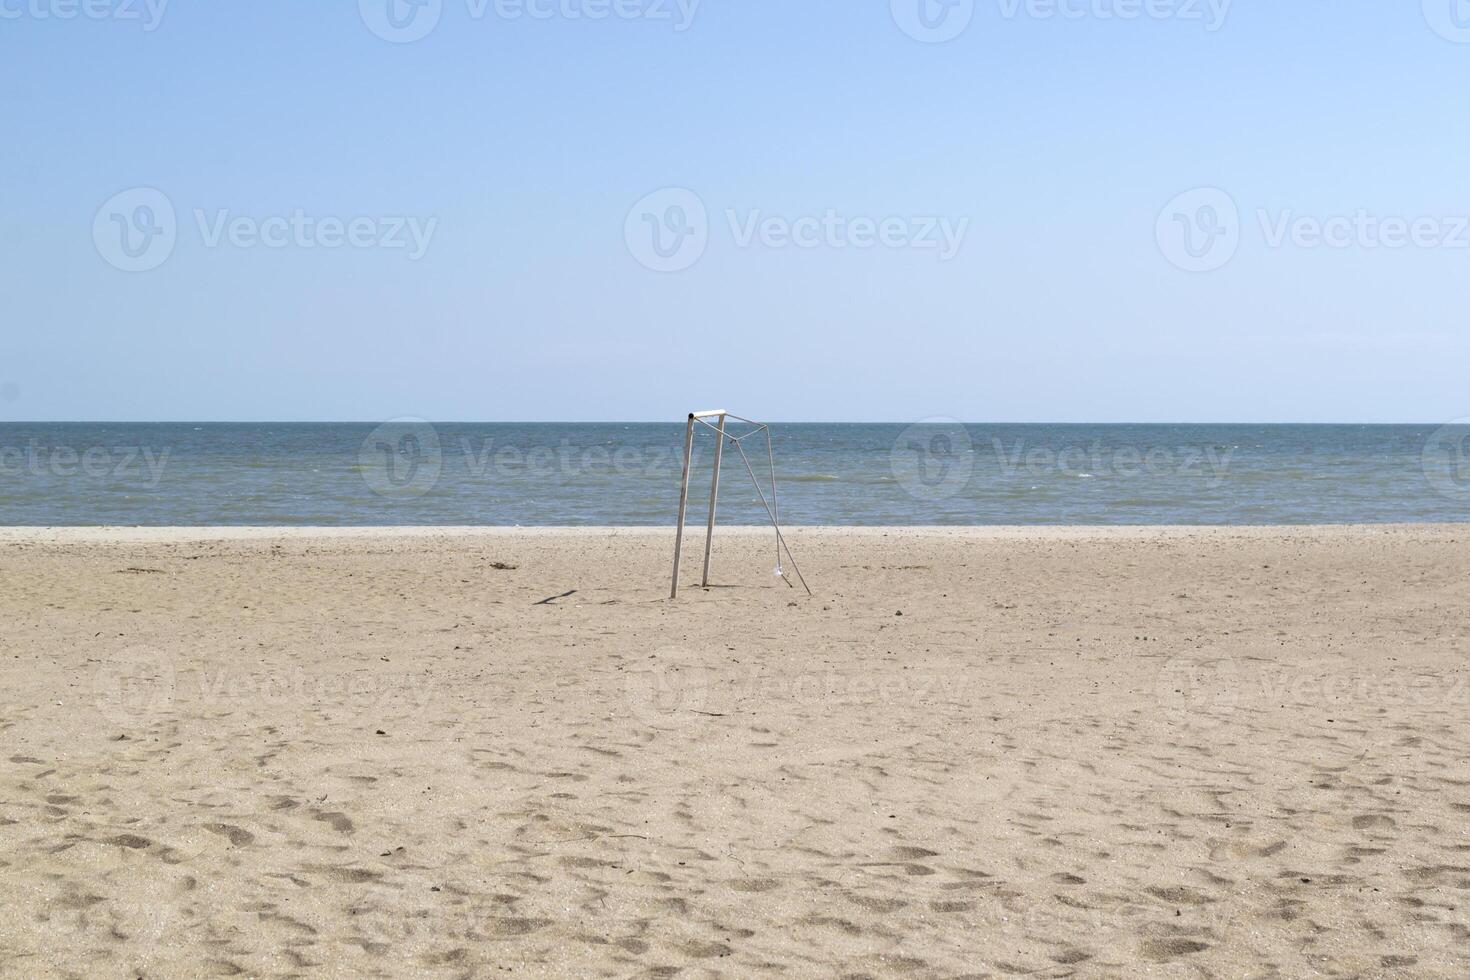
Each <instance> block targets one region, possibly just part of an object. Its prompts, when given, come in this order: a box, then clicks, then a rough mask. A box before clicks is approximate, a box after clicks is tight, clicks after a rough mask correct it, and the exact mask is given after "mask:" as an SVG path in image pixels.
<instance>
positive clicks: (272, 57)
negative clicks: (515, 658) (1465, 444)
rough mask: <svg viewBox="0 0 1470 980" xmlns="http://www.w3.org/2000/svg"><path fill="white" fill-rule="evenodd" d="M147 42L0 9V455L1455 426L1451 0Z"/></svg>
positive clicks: (63, 8)
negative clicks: (576, 430) (113, 423)
mask: <svg viewBox="0 0 1470 980" xmlns="http://www.w3.org/2000/svg"><path fill="white" fill-rule="evenodd" d="M160 2H161V0H152V6H151V7H150V6H149V3H148V2H147V0H0V82H3V85H4V91H5V92H6V97H5V99H4V102H3V108H0V122H3V133H4V139H3V140H0V216H3V226H0V227H3V229H4V231H5V234H3V235H0V420H3V419H6V418H9V419H30V420H48V419H92V420H134V419H143V420H153V419H157V420H213V419H241V420H245V419H249V420H256V419H258V420H282V419H316V420H321V419H343V420H347V419H351V420H381V419H385V418H393V417H400V416H419V417H424V418H429V419H434V420H456V419H462V420H541V419H545V420H583V419H585V420H604V419H605V420H652V419H671V418H678V417H680V416H681V415H682V414H683V413H684V412H685V411H687V410H689V409H691V408H699V407H708V406H712V405H716V404H718V405H719V406H721V407H728V408H732V409H735V410H742V411H744V412H746V413H749V414H754V415H758V416H761V417H766V418H771V419H785V420H813V421H823V420H887V421H909V420H914V419H920V418H927V417H932V416H953V417H958V418H963V419H967V420H976V421H988V420H994V421H1237V420H1238V421H1420V422H1440V421H1444V420H1448V419H1453V418H1459V417H1463V416H1467V415H1470V389H1467V387H1466V385H1465V383H1464V371H1465V364H1466V363H1467V355H1470V339H1467V338H1470V334H1467V331H1466V329H1465V326H1464V312H1463V311H1464V310H1465V309H1467V308H1470V274H1467V273H1470V230H1465V227H1464V221H1465V216H1467V215H1470V193H1467V189H1470V178H1467V176H1466V174H1467V170H1466V165H1467V160H1470V153H1467V149H1470V140H1467V127H1470V121H1467V114H1466V113H1465V112H1464V93H1465V82H1466V79H1467V78H1470V3H1464V2H1462V0H1443V2H1441V0H1425V2H1424V4H1423V6H1422V8H1421V5H1420V4H1419V3H1418V2H1408V0H1406V2H1396V3H1381V2H1377V3H1370V2H1366V0H1360V2H1351V3H1344V2H1326V0H1321V2H1309V0H1303V2H1296V3H1281V2H1275V0H1270V2H1268V0H1236V2H1234V3H1230V4H1224V3H1223V0H1215V2H1214V3H1213V4H1212V3H1211V0H1056V2H1055V3H1052V2H1049V0H1030V2H1029V3H1028V2H1021V0H974V3H973V10H971V9H969V6H967V2H968V0H956V2H957V3H958V4H959V5H958V6H956V7H955V8H953V9H950V10H946V8H944V7H942V6H940V5H939V4H938V3H937V0H922V2H923V3H926V4H932V6H930V7H928V8H927V13H928V15H929V19H928V21H927V22H928V23H930V24H933V25H937V26H936V27H935V28H934V33H932V34H929V35H928V37H930V38H933V37H935V36H947V35H948V34H951V33H953V34H954V35H955V36H953V37H952V38H951V39H949V40H945V41H942V42H934V41H932V40H926V39H925V35H926V31H925V29H924V28H923V27H922V26H921V25H922V24H923V23H925V22H924V21H921V20H919V19H918V18H917V16H916V14H917V10H916V5H917V4H918V3H919V2H921V0H802V2H791V0H783V2H766V0H740V2H738V3H737V2H734V0H702V2H700V3H698V4H697V5H693V6H692V9H691V0H683V3H682V4H681V2H680V0H488V2H482V0H437V6H436V0H428V4H429V5H428V6H425V7H423V8H421V9H416V8H413V7H410V6H408V5H407V4H406V3H405V2H404V0H392V2H393V3H395V4H399V5H401V6H399V7H398V8H397V15H398V16H397V19H396V20H394V21H389V20H388V19H387V13H388V11H387V4H388V3H389V2H390V0H361V2H358V0H333V2H321V3H304V2H300V0H294V2H286V0H250V2H245V0H233V2H216V3H203V2H199V0H187V2H186V0H172V2H168V3H166V4H162V5H161V7H160ZM1058 4H1060V10H1059V9H1058V6H1057V5H1058ZM1455 4H1459V5H1460V6H1458V7H1456V6H1455ZM527 5H530V6H529V8H528V6H527ZM599 11H601V12H603V13H604V14H605V15H606V16H603V17H596V16H592V15H595V14H597V13H598V12H599ZM1061 11H1065V15H1064V14H1063V13H1062V12H1061ZM1130 13H1131V14H1134V15H1135V16H1126V15H1128V14H1130ZM533 14H534V16H533ZM946 14H947V15H948V17H949V18H950V19H947V20H946V19H945V16H944V15H946ZM415 17H417V18H418V19H415ZM1457 18H1458V19H1457ZM391 24H399V25H407V26H406V28H405V29H404V30H405V32H407V33H411V32H414V31H426V33H425V35H424V36H423V37H422V38H421V39H419V40H415V41H411V42H403V41H402V37H403V36H404V34H402V33H400V34H399V35H397V38H398V39H396V40H395V39H394V36H395V35H394V28H393V27H391V26H390V25H391ZM1461 24H1464V25H1466V26H1465V27H1461V26H1460V25H1461ZM375 28H376V30H377V33H375ZM380 34H383V35H387V36H388V38H389V39H385V38H384V37H382V36H379V35H380ZM670 189H679V190H678V191H677V192H676V191H673V190H670ZM1201 189H1204V190H1201ZM1222 194H1223V195H1224V196H1223V197H1222V196H1221V195H1222ZM671 195H673V196H671ZM1181 195H1183V196H1181ZM160 200H161V201H163V202H166V206H167V207H168V208H170V209H172V211H173V218H172V222H171V223H170V224H168V226H167V228H166V229H164V230H166V231H167V234H161V232H160V229H162V228H163V226H162V225H161V224H160V222H167V221H168V216H167V215H166V214H164V213H163V208H162V207H160V206H159V202H160ZM640 202H642V203H640ZM674 204H678V205H680V206H681V207H682V208H683V210H682V211H677V212H676V211H672V210H670V209H671V207H672V206H673V205H674ZM635 205H636V207H635ZM686 205H687V206H686ZM140 206H144V207H147V208H149V209H151V210H149V211H148V212H147V213H144V212H142V211H140V210H139V208H140ZM1206 207H1209V208H1214V210H1213V211H1209V212H1208V213H1207V212H1206V211H1205V210H1203V209H1204V208H1206ZM1222 207H1223V211H1222ZM1231 208H1233V209H1234V212H1233V213H1232V212H1231V210H1230V209H1231ZM700 212H702V213H700ZM1335 219H1336V220H1335ZM1396 222H1397V225H1398V226H1396V225H1395V223H1396ZM655 228H657V229H661V232H660V234H661V241H662V244H663V246H664V247H665V251H667V250H668V248H669V247H672V246H673V245H677V246H678V247H677V249H676V250H675V252H674V254H673V255H672V256H671V257H668V258H660V257H659V256H658V254H657V252H655V251H653V250H652V249H651V247H650V246H651V243H652V241H653V239H652V235H653V230H654V229H655ZM415 229H416V233H417V237H415V234H414V230H415ZM671 229H682V230H684V231H687V232H690V234H686V235H684V236H683V237H675V236H674V235H673V231H672V230H671ZM944 229H948V233H949V238H948V240H947V241H948V244H946V239H945V237H944V234H943V231H944ZM1314 229H1315V231H1314ZM1324 229H1325V231H1324ZM124 234H126V235H127V236H129V237H128V239H127V242H128V244H129V248H130V249H131V250H132V251H133V252H135V253H138V254H137V255H135V256H132V257H130V256H129V255H128V253H126V252H124V251H121V250H120V247H121V245H122V244H123V243H124V239H123V237H122V236H123V235H124ZM1186 234H1188V235H1189V236H1190V237H1189V240H1188V242H1187V243H1186V242H1185V239H1184V237H1183V236H1185V235H1186ZM640 235H641V236H643V237H641V238H640ZM1171 236H1173V237H1171ZM1324 237H1326V238H1328V239H1331V240H1332V241H1333V242H1334V243H1335V244H1333V245H1327V244H1324V243H1323V241H1322V239H1323V238H1324ZM262 239H266V240H268V241H269V242H270V244H269V245H268V244H264V243H263V242H262ZM349 239H350V240H349ZM797 241H799V242H800V244H797V243H796V242H797ZM1385 241H1388V242H1396V243H1397V247H1389V246H1388V245H1386V244H1385ZM1190 248H1193V249H1194V252H1193V253H1191V252H1190V251H1189V249H1190ZM130 264H133V265H143V266H147V268H146V269H145V270H143V271H127V267H128V266H129V265H130ZM650 266H653V267H652V268H651V267H650ZM661 266H674V267H676V268H673V269H671V270H670V271H659V270H660V267H661ZM1191 270H1193V271H1191Z"/></svg>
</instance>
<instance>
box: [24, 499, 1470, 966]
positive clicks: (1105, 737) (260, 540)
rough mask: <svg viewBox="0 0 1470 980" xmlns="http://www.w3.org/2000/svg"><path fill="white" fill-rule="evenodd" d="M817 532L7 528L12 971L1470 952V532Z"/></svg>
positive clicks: (1454, 960)
mask: <svg viewBox="0 0 1470 980" xmlns="http://www.w3.org/2000/svg"><path fill="white" fill-rule="evenodd" d="M792 545H793V548H794V549H795V551H796V554H797V558H798V560H799V561H800V562H801V566H802V570H803V571H804V572H805V573H806V575H807V577H808V579H809V580H810V581H811V583H812V586H813V589H814V590H815V592H816V597H815V598H807V597H806V595H805V594H804V593H803V592H801V591H799V590H793V589H790V588H788V587H787V586H786V585H785V584H783V583H782V582H781V581H780V580H778V579H776V578H775V577H774V576H773V575H772V565H773V558H772V553H771V548H770V539H769V536H768V535H758V534H754V533H731V534H727V535H725V536H724V537H722V538H720V539H718V540H717V547H716V569H715V571H716V578H717V580H718V581H719V582H720V583H721V587H719V588H716V589H711V590H708V591H703V590H700V589H698V588H689V589H688V591H687V592H686V594H685V595H684V596H683V597H682V598H681V599H680V600H679V601H678V602H670V601H669V600H668V599H667V597H666V594H667V573H668V568H667V562H668V560H669V555H670V553H671V550H672V547H671V546H672V538H671V535H669V534H667V533H663V532H654V531H608V530H599V531H522V530H515V531H482V532H470V531H417V532H395V531H366V532H364V531H356V532H335V533H325V532H319V531H292V532H281V531H269V530H267V531H262V530H254V531H243V532H215V531H207V532H206V531H178V530H171V531H127V530H79V531H46V530H32V531H25V530H7V531H0V623H3V628H0V683H3V691H4V697H3V706H0V725H3V735H4V745H3V751H0V909H3V914H0V973H3V975H5V976H17V977H21V976H24V977H88V978H91V977H200V976H216V975H217V976H252V977H290V976H312V977H315V976H340V977H410V976H413V977H499V976H510V975H525V976H674V975H678V976H680V977H707V976H726V977H759V976H775V975H779V974H785V975H790V976H800V977H836V976H853V977H857V976H871V977H890V976H901V977H954V976H1013V975H1021V976H1030V977H1064V976H1080V977H1105V976H1116V977H1146V976H1156V977H1276V976H1280V977H1304V976H1337V977H1389V976H1403V977H1465V976H1467V975H1470V761H1467V758H1470V671H1467V669H1466V667H1465V660H1466V654H1467V649H1470V647H1467V634H1470V527H1383V528H1357V529H1355V528H1294V529H1259V530H1257V529H1229V530H1185V529H1172V530H1118V531H1097V530H1071V529H1052V530H1006V529H997V530H981V529H969V530H945V531H923V530H904V531H897V530H890V531H885V530H878V529H873V530H812V529H801V530H797V531H795V532H794V533H793V534H792ZM699 552H700V542H698V541H696V542H694V544H693V547H691V548H690V549H689V560H688V565H687V571H686V576H687V578H686V581H687V582H688V583H689V584H691V585H693V584H694V581H695V580H696V579H697V565H698V558H699ZM551 597H559V598H555V599H552V598H551Z"/></svg>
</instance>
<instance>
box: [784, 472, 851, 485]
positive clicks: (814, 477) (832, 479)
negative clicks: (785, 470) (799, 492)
mask: <svg viewBox="0 0 1470 980" xmlns="http://www.w3.org/2000/svg"><path fill="white" fill-rule="evenodd" d="M841 479H842V477H840V476H833V475H832V474H831V473H811V474H803V475H802V476H783V477H781V482H782V483H837V482H839V481H840V480H841Z"/></svg>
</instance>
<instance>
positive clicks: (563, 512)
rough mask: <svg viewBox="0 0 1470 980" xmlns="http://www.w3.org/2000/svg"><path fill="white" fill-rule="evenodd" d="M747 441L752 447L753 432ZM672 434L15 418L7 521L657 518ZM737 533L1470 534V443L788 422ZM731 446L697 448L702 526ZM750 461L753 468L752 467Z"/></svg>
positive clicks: (1411, 437)
mask: <svg viewBox="0 0 1470 980" xmlns="http://www.w3.org/2000/svg"><path fill="white" fill-rule="evenodd" d="M740 431H743V430H737V431H736V433H735V434H739V432H740ZM683 434H684V426H683V424H682V423H675V424H600V423H599V424H509V423H507V424H478V423H477V424H463V423H436V424H432V425H431V424H429V423H424V422H417V421H401V422H393V423H386V424H384V425H381V426H375V425H371V424H321V423H300V424H199V425H192V424H83V423H64V424H61V423H0V525H31V526H37V525H41V526H45V525H93V524H110V525H160V526H163V525H176V526H177V525H185V526H188V525H251V524H263V525H284V526H289V525H328V526H339V525H502V526H508V525H526V526H531V525H662V526H669V525H671V524H672V523H673V521H674V518H675V514H676V511H677V507H678V484H679V476H680V471H681V460H682V444H683ZM770 435H771V449H772V455H774V459H775V464H776V475H777V494H776V495H775V498H774V501H772V500H771V491H770V483H769V481H770V459H771V455H768V453H767V447H766V443H765V441H764V433H761V432H755V433H754V434H752V435H751V436H749V437H747V438H745V439H744V440H743V441H742V442H741V443H740V444H739V446H740V449H743V450H744V453H745V457H744V458H742V456H741V453H740V450H739V449H736V448H735V447H734V445H733V444H729V443H727V445H728V446H730V448H729V449H727V451H726V454H725V457H724V462H725V467H724V473H723V479H722V481H721V494H720V518H721V520H722V521H723V522H726V523H731V524H756V523H761V522H764V521H766V520H767V515H766V510H765V507H764V505H763V504H762V502H761V499H760V497H759V495H758V494H757V493H756V491H755V490H754V489H753V487H752V482H751V470H753V471H754V473H755V475H756V476H757V477H759V478H760V479H761V480H762V482H763V491H764V493H765V494H766V497H767V500H768V502H772V503H774V505H775V506H776V507H777V508H779V512H780V515H781V519H782V522H783V523H788V524H860V525H861V524H866V525H886V524H894V525H905V524H906V525H929V524H943V525H956V524H1017V525H1037V524H1093V525H1103V524H1212V525H1231V524H1308V523H1382V522H1424V521H1434V522H1446V521H1448V522H1454V521H1470V428H1467V427H1465V426H1449V427H1436V426H1372V425H1352V426H1301V425H1277V426H1266V425H982V424H975V425H959V424H957V423H946V422H936V423H929V424H920V425H903V424H896V425H869V424H851V425H814V424H773V425H772V426H771V429H770ZM713 440H714V435H713V433H712V432H709V431H707V430H702V431H701V432H700V433H699V434H698V438H697V439H696V454H695V466H694V472H693V476H692V481H691V482H692V489H691V493H690V507H689V520H690V521H691V523H694V524H698V523H701V522H702V521H703V520H704V515H705V512H706V508H707V504H708V494H709V476H710V468H711V467H710V464H711V458H712V451H713V444H714V443H713ZM747 460H748V462H749V465H750V469H749V470H748V469H747V465H746V461H747Z"/></svg>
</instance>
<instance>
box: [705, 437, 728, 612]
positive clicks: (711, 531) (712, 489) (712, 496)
mask: <svg viewBox="0 0 1470 980" xmlns="http://www.w3.org/2000/svg"><path fill="white" fill-rule="evenodd" d="M717 432H718V435H716V436H715V439H716V440H718V441H717V442H716V443H715V478H714V479H713V480H711V481H710V485H709V527H708V528H707V529H706V530H705V532H704V582H703V585H704V587H705V588H709V550H710V546H711V545H712V544H714V540H715V504H716V503H718V502H719V499H720V457H721V456H722V455H723V454H724V452H725V416H723V415H721V416H720V426H719V429H718V430H717Z"/></svg>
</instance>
